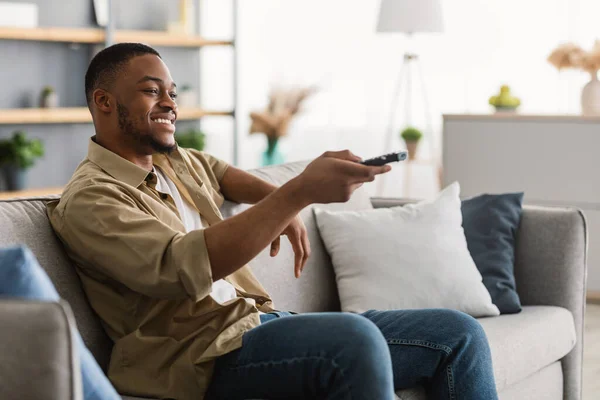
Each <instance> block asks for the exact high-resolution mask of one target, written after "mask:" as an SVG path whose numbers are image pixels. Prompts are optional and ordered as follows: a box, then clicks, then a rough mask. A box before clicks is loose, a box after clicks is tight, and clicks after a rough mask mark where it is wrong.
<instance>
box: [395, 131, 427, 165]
mask: <svg viewBox="0 0 600 400" xmlns="http://www.w3.org/2000/svg"><path fill="white" fill-rule="evenodd" d="M400 136H401V137H402V139H404V142H405V143H406V150H408V159H409V160H414V159H415V158H416V157H417V145H418V144H419V141H420V140H421V138H422V137H423V134H422V133H421V131H420V130H418V129H417V128H415V127H412V126H409V127H407V128H406V129H404V130H403V131H402V132H401V133H400Z"/></svg>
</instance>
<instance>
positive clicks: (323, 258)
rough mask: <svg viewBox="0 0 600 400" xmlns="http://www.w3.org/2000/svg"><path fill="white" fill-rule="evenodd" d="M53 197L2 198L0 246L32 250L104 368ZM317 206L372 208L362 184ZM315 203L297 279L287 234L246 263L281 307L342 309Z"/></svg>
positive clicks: (235, 208) (278, 171)
mask: <svg viewBox="0 0 600 400" xmlns="http://www.w3.org/2000/svg"><path fill="white" fill-rule="evenodd" d="M305 166H306V162H298V163H289V164H284V165H279V166H273V167H266V168H261V169H257V170H252V171H249V172H251V173H253V174H255V175H257V176H259V177H260V178H262V179H264V180H267V181H269V182H271V183H273V184H276V185H282V184H283V183H285V182H287V181H288V180H290V179H292V178H293V177H295V176H296V175H298V174H299V173H300V172H302V171H303V170H304V167H305ZM55 198H57V196H52V197H47V198H35V199H20V200H7V201H0V247H7V246H11V245H17V244H25V245H26V246H28V247H29V248H30V249H31V251H32V252H33V253H34V254H35V256H36V257H37V259H38V261H39V263H40V265H41V266H42V267H43V268H44V269H45V270H46V272H47V273H48V275H49V276H50V279H52V282H54V285H55V286H56V289H57V291H58V292H59V294H60V296H61V297H62V298H63V299H65V300H66V301H67V302H68V303H69V304H70V306H71V308H72V310H73V313H74V315H75V319H76V320H77V326H78V328H79V331H80V332H81V335H82V337H83V339H84V341H85V343H86V345H87V346H88V347H89V349H90V351H91V352H92V353H93V354H94V356H95V357H96V359H97V360H98V363H99V364H100V365H101V366H102V367H103V368H104V369H106V367H107V366H108V360H109V357H110V350H111V347H112V343H111V341H110V339H109V338H108V336H107V335H106V334H105V333H104V330H103V329H102V327H101V324H100V321H99V319H98V317H97V316H96V314H95V313H94V311H93V310H92V308H91V307H90V305H89V303H88V301H87V298H86V297H85V294H84V292H83V289H82V287H81V283H80V280H79V277H78V275H77V273H76V271H75V268H74V267H73V265H72V263H71V262H70V260H69V258H68V256H67V254H66V252H65V251H64V249H63V246H62V244H61V243H60V240H59V239H58V238H57V236H56V235H55V234H54V232H53V230H52V227H51V226H50V222H49V221H48V217H47V214H46V202H48V201H49V200H51V199H55ZM317 207H323V208H327V209H340V210H342V209H343V210H359V209H365V208H371V203H370V199H369V196H368V195H367V193H366V191H365V190H364V189H363V188H361V189H359V190H357V191H356V192H355V194H354V195H353V197H352V199H351V200H350V201H349V202H347V203H343V204H329V205H318V206H317ZM246 208H248V206H247V205H238V204H233V203H230V202H226V204H224V205H223V207H222V212H223V216H224V217H227V216H231V215H234V214H236V213H239V212H241V211H243V210H244V209H246ZM313 208H314V206H310V207H308V208H306V209H305V210H303V211H302V213H301V216H302V218H303V220H304V223H305V224H306V227H307V230H308V236H309V240H310V244H311V249H312V256H311V258H310V259H309V261H308V263H307V265H306V267H305V270H304V273H303V275H302V277H301V278H300V279H299V280H297V279H295V277H294V255H293V251H292V249H291V246H290V245H289V242H288V241H287V239H283V240H282V242H281V250H280V253H279V255H278V256H277V257H275V258H271V257H270V256H269V252H268V248H267V249H265V251H263V252H262V253H261V254H260V255H259V256H258V257H256V258H255V259H254V261H253V262H251V263H250V265H251V266H252V268H253V270H254V272H255V274H256V276H257V277H258V279H259V280H260V281H261V283H262V284H263V285H264V286H265V288H266V289H267V290H268V291H269V293H270V294H271V296H272V297H273V299H274V300H275V306H276V307H277V308H278V309H280V310H292V311H298V312H309V311H335V310H339V308H340V306H339V299H338V295H337V290H336V285H335V277H334V274H333V267H332V266H331V261H330V259H329V256H328V255H327V253H326V251H325V249H324V246H323V242H322V241H321V238H320V236H319V233H318V230H317V227H316V225H315V222H314V217H313V213H312V209H313ZM257 229H260V227H257ZM0 267H1V266H0Z"/></svg>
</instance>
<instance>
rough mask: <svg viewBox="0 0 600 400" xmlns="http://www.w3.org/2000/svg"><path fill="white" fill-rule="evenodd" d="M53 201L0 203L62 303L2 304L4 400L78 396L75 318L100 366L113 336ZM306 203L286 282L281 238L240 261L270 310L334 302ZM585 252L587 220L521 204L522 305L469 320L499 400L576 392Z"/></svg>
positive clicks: (282, 174) (275, 179)
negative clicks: (483, 336)
mask: <svg viewBox="0 0 600 400" xmlns="http://www.w3.org/2000/svg"><path fill="white" fill-rule="evenodd" d="M305 166H306V163H303V162H298V163H288V164H283V165H279V166H271V167H266V168H261V169H257V170H252V171H250V172H252V173H254V174H255V175H257V176H259V177H261V178H263V179H265V180H267V181H270V182H272V183H274V184H277V185H281V184H283V183H284V182H286V181H287V180H289V179H291V178H293V177H294V176H296V175H297V174H299V173H300V172H302V170H303V169H304V167H305ZM52 198H56V197H45V198H44V197H41V198H28V199H14V200H6V201H0V246H1V247H4V246H9V245H14V244H26V245H27V246H29V248H30V249H31V250H32V251H33V253H34V254H35V255H36V256H37V258H38V260H39V262H40V264H41V265H42V266H43V267H44V269H45V270H46V271H47V273H48V274H49V276H50V278H51V279H52V281H53V282H54V284H55V286H56V288H57V290H58V292H59V293H60V295H61V297H62V299H63V301H62V302H60V303H54V304H51V303H39V302H27V301H21V300H14V299H4V300H0V326H2V327H3V329H1V330H0V350H1V351H0V398H2V399H17V398H23V399H25V398H26V399H42V398H43V399H48V398H55V399H80V398H81V397H80V396H81V393H80V391H81V388H80V383H79V382H78V373H77V365H76V363H74V362H73V357H74V354H75V349H74V348H73V347H74V346H73V342H72V335H71V332H72V331H71V328H70V327H73V326H75V323H76V326H77V328H78V329H79V330H80V332H81V335H82V336H83V338H84V341H85V343H86V344H87V346H88V347H89V348H90V350H91V351H92V353H93V354H94V356H95V357H96V359H97V360H98V362H99V364H100V365H101V366H102V367H103V368H106V366H107V364H108V360H109V356H110V351H111V342H110V340H109V338H108V337H107V335H106V334H105V333H104V331H103V329H102V326H101V323H100V321H99V319H98V318H97V316H96V315H95V314H94V312H93V310H92V309H91V308H90V306H89V303H88V302H87V300H86V297H85V294H84V292H83V290H82V287H81V285H80V282H79V278H78V276H77V274H76V272H75V269H74V268H73V265H72V264H71V262H70V261H69V259H68V257H67V255H66V253H65V251H64V250H63V248H62V245H61V243H60V241H59V240H58V239H57V237H56V236H55V235H54V233H53V231H52V228H51V226H50V224H49V222H48V218H47V216H46V209H45V204H46V202H47V201H48V200H49V199H52ZM403 204H404V202H403V201H402V200H399V199H389V198H370V197H369V196H368V194H367V191H366V188H365V187H364V186H363V187H362V188H361V189H359V190H358V191H356V192H355V193H354V195H353V196H352V198H351V199H350V201H348V202H347V203H340V204H329V205H317V207H322V208H326V209H330V210H331V209H333V210H361V209H365V208H371V207H375V208H378V207H392V206H402V205H403ZM247 207H249V206H248V205H239V204H232V203H229V202H226V203H225V204H224V205H223V207H222V214H223V216H224V217H225V218H226V217H228V216H231V215H234V214H236V213H239V212H241V211H243V210H244V209H246V208H247ZM314 207H315V206H311V207H308V208H306V209H304V210H303V211H302V212H301V216H302V218H303V220H304V222H305V224H306V227H307V229H308V234H309V238H310V242H311V247H312V256H311V258H310V259H309V261H308V263H307V265H306V268H305V270H304V274H303V275H302V277H301V278H300V279H296V278H294V274H293V252H292V249H291V246H290V245H289V243H288V242H287V241H286V240H284V241H282V248H281V251H280V254H279V255H278V256H277V257H276V258H271V257H270V256H269V254H268V251H267V249H265V251H263V252H262V253H261V254H259V256H258V257H256V258H255V259H254V260H253V261H252V262H251V263H250V265H251V266H252V268H253V270H254V272H255V274H256V275H257V277H258V278H259V280H260V281H261V282H262V283H263V285H264V286H265V287H266V288H267V290H268V291H269V292H270V294H271V295H272V297H273V299H274V300H275V304H276V307H277V308H278V309H280V310H292V311H296V312H300V313H302V312H316V311H337V310H339V309H340V304H339V299H338V295H337V290H336V280H335V275H334V272H333V267H332V265H331V260H330V258H329V256H328V254H327V252H326V251H325V248H324V245H323V242H322V240H321V238H320V236H319V232H318V229H317V227H316V225H315V221H314V216H313V210H312V209H313V208H314ZM586 258H587V229H586V221H585V218H584V216H583V214H582V213H581V212H580V211H579V210H577V209H574V208H549V207H536V206H531V205H526V206H524V209H523V214H522V219H521V223H520V227H519V230H518V237H517V245H516V261H515V274H516V282H517V290H518V293H519V295H520V298H521V302H522V304H523V306H524V307H523V310H522V312H520V313H519V314H512V315H501V316H499V317H492V318H481V319H479V321H480V323H481V324H482V326H483V328H484V329H485V331H486V333H487V336H488V339H489V342H490V346H491V350H492V357H493V363H494V374H495V377H496V382H497V387H498V390H499V393H500V398H501V399H503V400H519V399H546V400H553V399H557V400H558V399H568V400H576V399H581V395H582V394H581V390H582V383H581V380H582V352H583V326H584V313H585V297H584V296H585V285H586ZM0 267H1V266H0ZM5 327H9V329H6V328H5ZM32 382H35V384H31V383H32ZM397 396H398V397H399V398H400V399H405V400H407V399H411V400H424V399H426V396H425V394H424V391H423V389H422V388H419V387H416V388H407V389H404V390H400V391H399V392H397ZM123 398H124V399H129V400H132V399H135V398H134V397H128V396H126V395H124V396H123Z"/></svg>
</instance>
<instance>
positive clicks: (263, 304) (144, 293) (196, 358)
mask: <svg viewBox="0 0 600 400" xmlns="http://www.w3.org/2000/svg"><path fill="white" fill-rule="evenodd" d="M153 161H154V164H155V165H156V166H158V167H160V168H161V169H162V171H164V172H165V174H167V175H168V176H169V178H171V180H173V181H174V182H175V184H176V185H177V188H178V189H179V191H180V192H181V195H182V196H183V197H184V198H185V199H186V200H187V201H189V202H190V203H191V204H193V205H194V206H195V207H196V209H197V210H198V211H199V213H200V214H201V216H202V218H203V220H204V222H205V223H206V224H207V225H208V226H210V225H213V224H216V223H218V222H219V221H221V220H222V219H223V218H222V216H221V213H220V212H219V206H220V205H221V204H222V203H223V200H224V198H223V195H222V194H221V192H220V190H219V189H220V187H219V182H220V180H221V178H222V177H223V175H224V173H225V171H226V169H227V166H228V165H227V164H226V163H225V162H223V161H221V160H218V159H216V158H214V157H212V156H210V155H208V154H205V153H203V152H198V151H195V150H189V149H182V148H178V149H177V150H175V151H173V152H172V153H171V154H169V155H158V154H157V155H155V156H154V160H153ZM156 182H157V178H156V175H155V174H153V173H152V172H148V171H146V170H144V169H143V168H140V167H139V166H137V165H135V164H133V163H131V162H129V161H127V160H125V159H124V158H121V157H120V156H118V155H117V154H115V153H113V152H111V151H109V150H107V149H105V148H104V147H102V146H100V145H98V144H97V143H96V142H95V141H94V140H93V138H92V140H90V143H89V150H88V156H87V158H86V159H85V160H84V161H83V162H82V163H81V164H80V165H79V166H78V167H77V170H76V171H75V173H74V175H73V177H72V178H71V181H70V182H69V183H68V185H67V186H66V187H65V190H64V192H63V194H62V196H61V199H60V201H53V202H51V203H49V204H48V215H49V217H50V221H51V223H52V226H53V228H54V230H55V231H56V233H57V235H58V236H59V237H60V239H61V240H62V242H63V244H64V245H65V247H66V250H67V252H68V254H69V256H70V257H71V259H72V260H73V262H74V264H75V266H76V269H77V272H78V274H79V276H80V278H81V281H82V284H83V287H84V290H85V292H86V294H87V297H88V299H89V301H90V303H91V306H92V307H93V309H94V310H95V311H96V313H97V314H98V315H99V316H100V318H101V319H102V321H103V325H104V327H105V329H106V332H107V333H108V335H109V336H110V337H111V338H112V340H113V341H114V348H113V351H112V356H111V360H110V366H109V369H108V377H109V378H110V380H111V381H112V383H113V384H114V385H115V387H116V388H117V390H118V391H119V392H121V393H123V394H130V395H135V396H146V397H155V398H173V399H178V400H199V399H202V398H203V397H204V394H205V392H206V389H207V387H208V385H209V383H210V378H211V374H212V366H213V363H214V360H215V358H216V357H218V356H219V355H222V354H225V353H228V352H230V351H232V350H234V349H236V348H239V347H240V346H241V344H242V336H243V334H244V333H245V332H247V331H248V330H250V329H252V328H254V327H256V326H258V325H259V324H260V319H259V312H258V311H259V310H260V311H263V312H269V311H272V310H273V308H272V307H273V305H272V302H271V299H270V298H269V296H268V294H267V293H266V292H265V290H264V288H263V287H262V286H261V285H260V283H259V282H258V281H257V280H256V278H255V277H254V275H253V274H252V272H251V271H250V268H249V267H248V266H245V267H243V268H241V269H240V270H238V271H236V272H235V273H233V274H231V275H229V276H228V277H227V278H225V279H226V280H227V281H228V282H229V283H231V284H232V285H233V286H234V287H235V289H236V292H237V294H238V296H239V297H238V298H236V299H235V300H232V301H229V302H226V303H224V304H219V303H217V302H216V301H214V300H213V298H212V297H211V296H210V292H211V287H212V283H213V280H212V274H211V267H210V259H209V256H208V251H207V249H206V243H205V240H204V230H202V229H200V230H195V231H192V232H190V233H186V230H185V226H184V225H183V223H182V221H181V219H180V216H179V213H178V210H177V207H176V206H175V203H174V202H173V199H172V198H171V196H169V195H168V194H165V193H161V192H158V191H157V190H156ZM252 300H254V301H252Z"/></svg>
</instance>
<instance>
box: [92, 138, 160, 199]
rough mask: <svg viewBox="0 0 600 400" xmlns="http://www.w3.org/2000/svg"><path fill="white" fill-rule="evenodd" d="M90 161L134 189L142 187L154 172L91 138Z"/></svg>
mask: <svg viewBox="0 0 600 400" xmlns="http://www.w3.org/2000/svg"><path fill="white" fill-rule="evenodd" d="M87 158H88V160H90V161H91V162H93V163H94V164H96V165H97V166H99V167H100V168H102V169H103V170H104V171H105V172H106V173H108V174H109V175H110V176H112V177H113V178H115V179H117V180H119V181H121V182H124V183H126V184H128V185H131V186H133V187H138V186H140V185H141V184H142V183H143V182H144V180H145V179H146V177H147V176H148V175H149V174H152V172H149V171H146V170H145V169H144V168H142V167H140V166H137V165H135V164H134V163H132V162H131V161H128V160H126V159H124V158H123V157H121V156H119V155H118V154H116V153H113V152H112V151H110V150H108V149H105V148H104V147H102V146H100V145H99V144H98V143H96V141H95V136H94V137H92V138H90V142H89V145H88V156H87Z"/></svg>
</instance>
